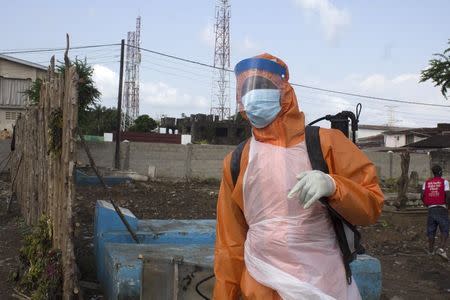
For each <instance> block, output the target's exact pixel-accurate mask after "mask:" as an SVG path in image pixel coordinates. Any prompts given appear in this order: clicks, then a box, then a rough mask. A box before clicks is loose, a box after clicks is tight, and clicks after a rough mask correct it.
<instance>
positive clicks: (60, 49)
mask: <svg viewBox="0 0 450 300" xmlns="http://www.w3.org/2000/svg"><path fill="white" fill-rule="evenodd" d="M118 45H120V44H119V43H114V44H99V45H88V46H76V47H69V50H75V49H89V48H100V47H111V46H118ZM62 50H66V48H65V47H64V48H46V49H36V50H21V51H6V52H0V54H2V55H3V54H5V55H6V54H25V53H40V52H52V51H62Z"/></svg>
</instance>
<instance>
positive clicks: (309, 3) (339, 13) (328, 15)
mask: <svg viewBox="0 0 450 300" xmlns="http://www.w3.org/2000/svg"><path fill="white" fill-rule="evenodd" d="M294 2H295V3H296V4H297V5H298V6H300V7H301V8H302V9H303V10H305V12H306V13H314V14H317V15H318V16H319V19H320V25H321V27H322V30H323V32H324V34H325V38H326V40H327V41H329V42H336V41H337V40H338V39H339V36H340V35H341V33H342V31H343V30H344V29H345V27H347V26H348V25H349V24H350V19H351V18H350V13H349V12H348V11H347V10H345V9H339V8H337V7H336V6H335V5H334V4H333V3H331V2H330V1H329V0H294Z"/></svg>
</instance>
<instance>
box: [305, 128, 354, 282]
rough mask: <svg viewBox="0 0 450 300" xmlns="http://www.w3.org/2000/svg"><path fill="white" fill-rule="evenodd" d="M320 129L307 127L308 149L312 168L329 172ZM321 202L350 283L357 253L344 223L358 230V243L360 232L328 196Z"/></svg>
mask: <svg viewBox="0 0 450 300" xmlns="http://www.w3.org/2000/svg"><path fill="white" fill-rule="evenodd" d="M319 130H320V127H318V126H307V127H306V128H305V142H306V149H307V151H308V157H309V160H310V162H311V167H312V169H313V170H319V171H322V172H324V173H327V174H328V173H329V169H328V166H327V163H326V161H325V159H324V158H323V152H322V147H321V144H320V135H319ZM320 202H321V203H322V204H324V205H325V206H326V207H327V209H328V212H329V215H330V219H331V222H332V224H333V227H334V231H335V233H336V239H337V241H338V244H339V248H340V250H341V253H342V258H343V261H344V267H345V273H346V277H347V282H348V284H350V283H351V280H352V270H351V269H350V262H352V261H353V260H354V259H355V254H354V253H352V252H351V250H350V248H349V245H348V242H347V237H346V233H345V229H344V224H345V225H346V226H347V227H349V228H350V229H351V230H352V231H353V232H354V233H355V232H356V238H357V239H358V243H359V232H358V231H357V230H356V227H355V226H353V225H352V224H350V223H348V222H347V221H346V220H345V219H344V218H343V217H342V216H341V215H340V214H339V213H338V212H337V211H336V210H334V209H333V208H332V207H331V205H330V204H329V203H328V200H327V198H322V199H320Z"/></svg>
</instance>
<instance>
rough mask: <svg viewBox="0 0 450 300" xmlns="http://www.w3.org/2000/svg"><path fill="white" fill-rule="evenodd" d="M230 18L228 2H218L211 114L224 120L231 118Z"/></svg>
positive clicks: (226, 0) (223, 0) (225, 0)
mask: <svg viewBox="0 0 450 300" xmlns="http://www.w3.org/2000/svg"><path fill="white" fill-rule="evenodd" d="M230 16H231V6H230V4H229V1H228V0H217V5H216V24H215V25H214V33H215V37H216V39H215V47H214V67H216V68H219V69H215V70H214V74H213V88H212V99H211V114H212V115H218V116H219V119H221V120H224V119H227V118H229V117H230V112H231V107H230V73H229V72H228V71H227V70H226V69H229V68H230Z"/></svg>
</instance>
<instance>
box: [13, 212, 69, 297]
mask: <svg viewBox="0 0 450 300" xmlns="http://www.w3.org/2000/svg"><path fill="white" fill-rule="evenodd" d="M19 257H20V262H21V264H22V265H24V266H25V268H26V271H25V272H24V274H23V275H22V277H21V278H20V281H19V285H20V287H21V289H22V290H24V292H26V293H29V294H31V299H32V300H45V299H60V298H61V294H62V293H61V292H62V263H61V251H59V250H57V249H56V250H55V249H52V225H51V221H50V219H49V218H47V217H45V216H43V217H41V219H40V220H39V223H38V225H37V226H36V227H35V228H34V229H33V230H32V232H31V233H28V234H26V235H25V236H24V246H23V247H22V248H21V249H20V254H19Z"/></svg>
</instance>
